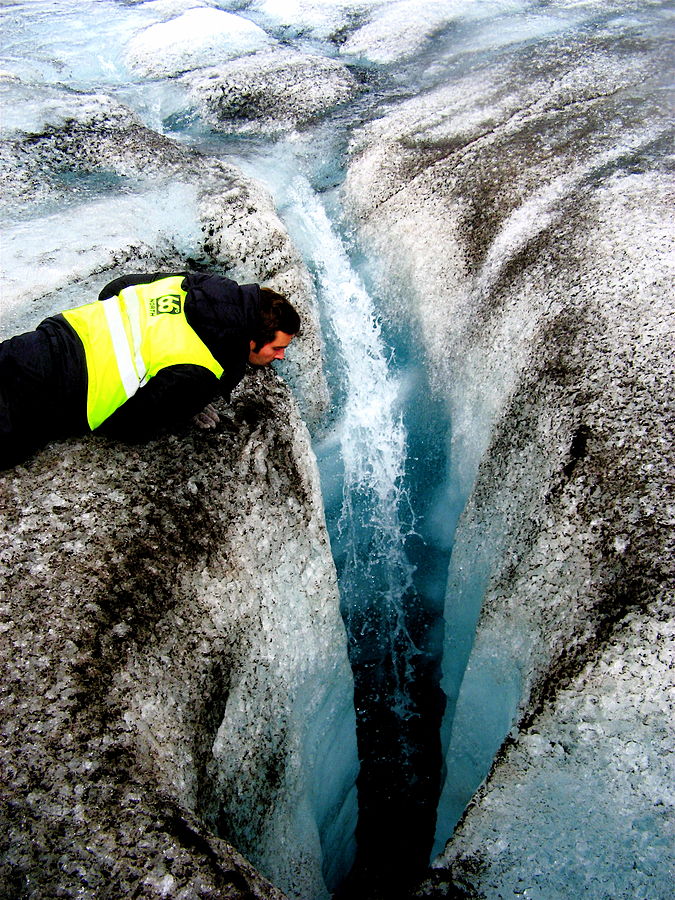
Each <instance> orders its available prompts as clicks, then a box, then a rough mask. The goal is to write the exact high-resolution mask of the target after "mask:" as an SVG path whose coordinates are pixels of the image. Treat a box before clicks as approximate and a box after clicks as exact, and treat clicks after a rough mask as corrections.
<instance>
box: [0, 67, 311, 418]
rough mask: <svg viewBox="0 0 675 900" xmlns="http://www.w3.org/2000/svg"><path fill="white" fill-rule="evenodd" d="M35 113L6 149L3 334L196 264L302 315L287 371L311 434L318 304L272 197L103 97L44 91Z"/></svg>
mask: <svg viewBox="0 0 675 900" xmlns="http://www.w3.org/2000/svg"><path fill="white" fill-rule="evenodd" d="M14 87H15V88H17V90H18V93H17V94H10V95H8V96H9V97H10V98H11V97H15V99H16V100H17V101H18V102H19V103H20V102H22V100H23V99H24V98H25V93H24V91H23V89H22V88H21V86H20V85H14ZM31 103H32V106H31V111H30V116H29V121H30V122H31V124H32V125H33V126H37V125H38V123H39V127H36V128H35V131H32V132H29V133H26V131H25V130H20V129H19V130H14V129H13V130H11V131H10V132H9V134H7V135H6V136H5V138H4V140H2V141H1V142H0V172H2V174H3V176H4V183H5V184H6V185H7V190H6V191H3V207H2V210H3V215H4V216H5V223H6V224H5V228H4V229H3V230H4V235H3V253H4V256H3V260H4V262H3V265H4V266H6V269H7V271H6V273H5V275H4V278H3V282H2V284H1V285H0V304H1V306H0V324H1V326H2V330H3V333H4V334H8V333H16V332H17V331H19V330H25V329H27V328H32V327H34V326H35V325H36V324H37V322H38V321H39V320H40V317H41V316H42V315H49V314H50V313H52V312H54V311H56V310H58V309H60V308H65V307H64V303H66V305H72V306H75V305H77V304H78V303H82V302H86V300H87V299H89V297H86V296H85V297H83V296H82V291H81V290H79V292H78V285H76V284H74V283H75V282H78V281H82V280H84V279H86V278H87V277H88V276H89V275H91V274H95V273H97V272H101V273H103V272H105V273H106V278H107V277H109V270H110V269H111V268H113V267H116V266H117V267H120V268H123V269H124V270H125V271H129V270H130V268H133V269H134V271H141V272H142V271H155V270H156V269H150V268H148V266H150V265H152V266H155V267H157V266H159V268H160V269H161V267H162V263H161V258H159V257H160V255H161V252H162V251H163V252H164V253H165V254H166V263H165V265H171V266H172V267H173V270H175V269H176V267H178V269H181V268H185V267H187V265H188V259H189V258H190V257H194V256H195V254H196V255H197V259H196V262H197V263H199V264H201V265H211V266H216V267H218V268H219V269H220V270H222V271H224V272H225V274H227V275H229V276H230V277H232V278H234V279H235V280H237V281H241V282H247V281H248V282H250V281H255V282H258V283H260V284H264V285H266V286H267V287H271V288H274V289H275V290H278V291H280V292H281V293H283V294H285V295H286V296H287V297H288V298H289V300H291V302H292V303H293V304H294V305H295V306H296V308H297V309H298V311H299V313H300V316H301V319H302V320H303V322H304V323H305V327H303V329H302V333H301V334H300V335H299V336H298V338H297V340H296V341H294V342H293V346H292V348H291V350H289V353H288V357H287V362H286V364H285V369H284V371H285V374H286V375H287V377H288V379H289V381H290V382H291V383H292V385H293V386H294V389H295V392H296V396H297V398H298V400H299V402H300V405H301V411H302V414H303V417H304V418H305V419H306V420H307V421H309V422H310V423H313V422H316V421H317V419H318V418H319V417H320V416H321V414H322V412H323V410H324V409H325V407H326V404H327V402H328V399H327V398H328V392H327V388H326V385H325V380H324V376H323V372H322V367H321V344H320V337H319V328H318V324H317V312H316V298H315V296H314V293H313V289H312V287H311V281H310V279H309V276H308V274H307V272H306V270H305V268H304V266H303V264H302V261H301V259H300V257H299V255H298V253H297V251H296V250H295V248H294V247H293V245H292V243H291V241H290V239H289V237H288V234H287V232H286V230H285V228H284V227H283V225H282V224H281V221H280V220H279V218H278V216H277V214H276V211H275V209H274V204H273V202H272V199H271V198H270V196H269V195H268V194H267V192H266V191H265V190H264V189H262V188H261V186H260V185H258V184H257V183H255V182H253V181H251V180H250V179H247V178H245V177H244V176H243V175H242V173H241V172H240V171H239V170H238V169H236V168H234V167H233V166H230V165H227V164H225V163H222V162H220V161H217V160H214V159H211V158H209V157H205V156H203V155H201V154H200V153H198V152H196V151H193V150H190V149H187V148H186V147H184V146H182V145H181V144H178V143H177V142H175V141H172V140H170V139H168V138H166V137H164V136H162V135H159V134H157V133H155V132H153V131H151V130H150V129H148V128H146V127H144V126H143V125H142V124H141V123H140V121H139V120H138V119H137V117H136V116H135V115H134V114H133V113H132V112H131V111H130V110H129V109H127V108H126V107H124V106H122V105H121V104H119V103H116V102H115V101H113V100H111V99H110V98H107V97H104V96H101V95H87V94H77V93H73V92H68V93H62V94H59V93H58V91H55V90H53V89H50V90H49V91H47V92H45V95H44V96H43V97H42V99H41V102H39V103H38V102H37V99H36V97H35V95H34V96H33V98H32V100H31ZM36 107H37V108H36ZM65 173H67V175H66V174H65ZM150 260H152V263H150ZM104 283H105V281H104V278H103V277H101V280H100V282H99V284H98V287H97V288H96V293H98V289H100V287H102V286H103V284H104ZM68 286H70V287H68ZM85 287H86V288H87V289H89V290H91V287H90V286H89V285H86V286H85ZM62 288H68V290H67V292H66V293H67V294H68V296H67V297H66V298H64V297H63V295H62V292H61V289H62ZM55 292H57V293H55ZM90 296H91V295H90ZM71 297H72V299H71ZM91 299H93V297H91ZM50 304H51V306H50Z"/></svg>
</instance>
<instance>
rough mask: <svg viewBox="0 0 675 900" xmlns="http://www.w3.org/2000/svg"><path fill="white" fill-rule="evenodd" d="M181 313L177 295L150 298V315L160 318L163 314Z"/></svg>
mask: <svg viewBox="0 0 675 900" xmlns="http://www.w3.org/2000/svg"><path fill="white" fill-rule="evenodd" d="M180 311H181V301H180V295H179V294H163V295H162V296H161V297H151V298H150V315H151V316H161V315H164V313H168V314H169V315H173V316H175V315H178V314H179V313H180Z"/></svg>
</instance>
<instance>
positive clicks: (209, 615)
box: [0, 92, 357, 900]
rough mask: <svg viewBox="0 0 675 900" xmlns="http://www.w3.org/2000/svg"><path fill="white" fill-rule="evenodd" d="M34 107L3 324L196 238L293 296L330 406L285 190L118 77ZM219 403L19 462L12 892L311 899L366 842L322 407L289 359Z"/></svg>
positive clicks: (299, 358)
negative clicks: (191, 419) (242, 169)
mask: <svg viewBox="0 0 675 900" xmlns="http://www.w3.org/2000/svg"><path fill="white" fill-rule="evenodd" d="M31 115H32V119H33V121H37V120H38V119H41V120H42V124H41V127H40V128H39V129H36V131H35V132H33V133H30V134H27V133H25V132H22V131H21V130H20V129H15V130H13V131H12V133H11V134H9V135H5V139H4V140H3V142H2V144H1V145H0V146H1V149H2V166H3V170H4V172H5V173H7V175H8V176H9V178H8V181H7V182H6V183H7V184H8V193H7V194H6V196H5V215H6V221H8V222H11V223H13V224H12V225H11V227H10V229H9V232H8V233H9V234H10V236H11V238H12V240H11V241H10V245H9V246H10V252H11V254H12V257H11V258H12V269H11V271H9V272H7V273H6V275H5V278H4V279H3V296H2V301H1V303H2V309H1V310H0V311H1V312H2V319H1V321H0V333H1V334H2V336H3V337H4V336H7V335H9V334H11V333H16V332H17V331H20V330H24V329H28V328H31V327H34V325H36V324H37V322H39V321H40V319H41V318H43V317H44V316H45V315H48V314H50V313H52V312H55V311H57V310H59V309H62V308H65V307H66V306H69V305H70V306H72V305H76V304H77V303H81V302H84V301H86V300H88V299H91V298H93V297H95V296H96V294H97V292H98V290H99V289H100V287H101V286H102V285H103V284H104V283H105V282H106V281H108V280H109V279H110V278H111V277H112V276H113V275H115V274H119V273H120V272H122V271H126V272H128V271H131V270H133V271H139V270H140V271H150V272H154V271H158V270H162V269H165V270H168V271H176V270H177V269H180V268H182V267H184V266H185V264H186V254H188V253H191V254H194V255H195V256H197V257H198V259H197V262H199V263H201V264H208V265H212V266H216V267H218V268H220V269H221V270H224V271H227V273H228V274H231V275H232V276H233V277H235V278H237V279H239V280H256V281H261V282H264V283H267V284H270V285H272V286H273V287H276V288H277V289H279V290H283V291H285V292H286V293H287V294H289V295H290V296H291V297H292V298H293V300H294V302H295V303H296V304H297V305H298V307H299V309H300V311H301V314H302V316H303V319H304V330H303V337H302V339H299V340H298V342H297V343H298V347H297V351H296V357H295V361H294V362H293V361H292V360H291V362H290V365H289V369H291V376H290V380H292V381H293V387H294V389H295V390H296V391H297V393H298V395H299V399H300V400H302V401H303V406H304V408H305V409H306V411H307V415H308V416H310V417H311V416H312V415H315V416H317V415H319V414H320V411H321V409H322V405H323V404H324V402H325V386H324V383H323V376H322V374H321V372H320V352H319V343H318V330H317V327H316V322H315V318H314V306H313V296H312V293H311V289H310V287H309V279H308V277H307V274H306V272H305V271H304V269H303V267H302V265H301V263H300V261H299V259H298V257H297V255H296V253H295V251H294V250H293V248H292V246H291V244H290V241H289V238H288V235H287V234H286V232H285V230H284V229H283V227H282V225H281V223H280V222H279V220H278V219H277V217H276V214H275V213H274V209H273V206H272V203H271V201H270V199H269V197H268V196H267V195H266V194H265V193H264V192H263V191H262V190H261V189H260V188H259V187H258V186H257V185H256V184H254V183H252V182H250V181H248V180H246V179H244V178H243V177H242V176H241V174H240V173H238V172H237V171H236V170H235V169H233V168H232V167H229V166H226V165H223V164H221V163H219V162H217V161H214V160H212V159H208V158H206V157H204V156H201V155H199V154H197V153H194V152H191V151H189V150H186V149H185V148H184V147H182V146H180V145H179V144H177V143H175V142H172V141H170V140H168V139H166V138H164V137H162V136H160V135H158V134H155V133H153V132H152V131H149V130H148V129H147V128H144V127H143V126H142V125H141V124H140V123H139V122H138V121H137V120H136V119H135V118H134V116H133V115H132V114H131V113H130V112H129V111H128V110H127V109H125V108H124V107H121V106H119V105H117V104H115V103H114V102H112V101H106V102H104V103H100V104H99V103H98V101H96V100H95V99H94V100H93V99H92V97H88V96H79V95H76V94H72V93H68V94H65V95H63V96H60V95H58V92H51V93H50V97H49V103H48V104H47V105H46V106H44V107H43V108H41V110H40V115H37V113H36V110H35V109H33V110H32V112H31ZM50 119H53V121H50ZM64 173H67V177H66V176H64ZM16 182H18V183H19V184H21V185H22V187H21V189H20V190H16V191H13V185H15V183H16ZM31 186H35V188H36V191H35V194H33V193H32V192H29V193H28V194H27V195H26V194H24V193H23V192H24V190H25V189H26V188H27V187H28V188H30V187H31ZM166 197H169V198H172V199H173V200H174V201H176V202H175V203H174V204H173V205H171V204H167V203H166V202H165V200H166ZM162 198H165V199H164V200H163V199H162ZM163 204H164V205H163ZM132 209H133V210H134V211H135V215H132V214H131V212H130V211H131V210H132ZM46 210H48V211H49V212H48V213H47V212H46ZM123 210H128V211H129V214H128V215H127V216H126V218H124V217H122V216H121V213H122V211H123ZM59 211H60V212H61V213H62V215H60V216H59V215H54V214H53V212H57V213H58V212H59ZM71 213H72V214H71ZM162 215H164V216H165V221H164V223H163V225H162V221H161V220H162ZM118 217H120V219H121V222H122V223H123V224H124V225H125V226H126V228H125V229H122V228H121V227H120V222H114V224H111V219H112V220H116V219H117V218H118ZM149 222H151V223H154V224H152V226H151V227H149V224H148V223H149ZM22 223H23V227H21V226H22ZM50 223H51V224H52V227H53V229H54V232H55V233H57V234H58V236H59V240H55V239H54V235H53V234H52V233H51V232H50V228H49V224H50ZM12 229H14V230H12ZM71 229H72V230H71ZM111 235H113V238H111ZM82 251H84V252H82ZM47 264H49V266H50V269H49V273H48V274H47V275H46V276H45V274H44V268H45V266H46V265H47ZM289 356H290V354H289ZM294 369H295V370H296V374H295V375H294V374H293V370H294ZM300 369H304V372H305V373H306V374H305V375H302V376H301V374H300V371H299V370H300ZM305 378H308V380H306V381H305V380H304V379H305ZM221 413H222V416H223V418H224V425H223V428H222V429H221V430H220V431H219V432H218V433H214V434H210V433H201V432H197V433H195V432H194V431H191V430H186V432H185V433H178V434H175V435H171V436H167V437H166V438H164V439H162V440H158V441H156V442H153V443H149V444H147V445H144V446H141V447H135V448H134V447H128V446H126V445H120V444H117V443H114V442H107V441H104V440H102V439H96V438H93V437H92V438H88V439H83V440H73V441H69V442H65V443H62V444H58V445H53V446H50V447H48V448H47V449H45V450H44V451H43V452H42V453H40V454H38V455H37V456H36V457H35V458H34V459H33V460H31V461H29V462H28V463H27V464H26V465H25V466H20V467H17V468H15V469H14V470H11V471H9V472H7V473H2V474H1V475H0V505H1V507H2V518H1V521H2V526H1V533H0V546H1V550H0V561H1V562H0V564H1V566H2V571H1V573H0V584H1V585H2V588H1V592H0V593H1V598H2V601H1V603H2V624H1V625H0V628H2V638H3V640H2V643H1V647H2V649H1V650H0V654H1V655H2V667H3V680H2V686H1V688H0V691H1V693H0V702H1V708H2V726H1V728H2V730H1V739H0V764H1V765H2V770H3V771H2V783H3V800H2V812H1V813H0V817H1V819H2V822H1V823H0V835H1V840H2V859H3V862H2V868H1V869H0V894H2V896H8V897H9V896H34V897H38V896H40V897H46V896H61V895H64V896H75V895H77V896H82V897H91V898H100V897H111V898H113V897H114V898H118V897H126V896H141V897H162V896H171V897H183V898H186V900H187V898H193V897H198V896H199V897H214V898H215V897H221V898H254V897H266V898H272V897H281V896H282V894H281V893H280V890H279V888H281V889H283V890H284V891H286V892H287V894H288V895H289V896H296V897H300V898H303V900H304V898H307V897H312V898H320V897H322V896H326V888H325V885H324V875H326V876H327V877H329V878H330V877H331V874H332V875H334V872H331V866H332V865H334V864H336V865H338V866H339V865H342V866H345V865H347V864H348V860H349V856H350V853H352V852H353V847H352V846H351V843H350V841H351V839H352V838H351V836H352V835H353V831H354V824H355V822H354V817H355V797H354V780H355V774H356V765H357V763H356V748H355V736H354V711H353V701H352V696H351V692H352V682H351V672H350V670H349V665H348V661H347V655H346V640H345V635H344V628H343V625H342V621H341V618H340V614H339V601H338V593H337V585H336V580H335V572H334V567H333V562H332V558H331V555H330V549H329V547H328V542H327V537H326V531H325V523H324V519H323V510H322V505H321V498H320V493H319V482H318V474H317V472H316V469H315V465H314V462H313V456H312V453H311V448H310V443H309V436H308V432H307V428H306V426H305V424H304V423H303V421H302V420H301V418H300V416H299V412H298V406H297V402H296V400H295V399H294V398H293V396H292V395H291V393H290V392H289V389H288V388H287V387H286V385H285V384H284V383H283V382H281V381H280V380H279V379H278V378H277V377H276V376H275V375H274V374H273V373H272V372H271V371H268V370H265V371H263V372H259V373H258V374H257V375H255V374H253V373H252V374H251V375H250V376H248V379H247V380H246V381H245V382H244V383H243V384H242V387H241V389H240V391H239V392H238V394H237V396H236V399H235V400H234V402H233V405H232V407H231V408H230V409H229V411H228V408H225V407H224V408H222V409H221ZM336 746H337V747H339V748H340V751H341V752H340V754H339V756H338V757H336V756H335V751H334V748H335V747H336ZM338 834H340V835H341V836H342V837H341V838H338ZM215 835H218V836H219V837H215ZM322 840H323V841H326V842H329V843H332V846H333V849H334V853H335V857H334V859H332V860H327V861H326V862H325V866H324V861H323V858H322V857H323V847H322V845H321V841H322ZM226 841H229V842H230V843H226ZM233 845H234V846H236V847H237V850H234V849H233ZM240 852H243V853H245V854H247V856H249V857H250V858H252V859H253V860H254V861H255V863H256V865H257V866H258V867H259V869H260V870H262V871H263V872H264V874H265V876H267V877H269V878H270V879H271V880H272V881H273V882H274V884H275V885H276V887H272V886H271V884H270V883H268V882H266V881H265V879H264V878H263V877H261V876H260V875H259V874H257V873H256V872H255V871H254V870H253V868H252V866H251V865H250V864H249V863H247V862H246V860H245V859H243V858H242V857H241V856H240V855H239V853H240Z"/></svg>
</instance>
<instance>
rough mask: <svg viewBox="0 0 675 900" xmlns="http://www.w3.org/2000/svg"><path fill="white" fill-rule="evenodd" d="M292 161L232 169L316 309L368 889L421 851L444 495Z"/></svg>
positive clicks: (403, 359)
mask: <svg viewBox="0 0 675 900" xmlns="http://www.w3.org/2000/svg"><path fill="white" fill-rule="evenodd" d="M289 150H290V152H289V153H287V152H286V151H282V150H281V149H280V148H279V147H277V148H276V151H275V153H274V154H273V157H270V155H269V154H262V155H259V156H256V157H255V158H251V157H249V158H247V159H238V160H237V163H238V164H239V165H241V166H242V168H244V169H246V170H247V171H248V172H249V174H251V175H254V176H255V177H256V178H258V179H259V180H261V181H263V182H265V183H266V184H267V186H268V187H269V188H270V189H271V190H272V192H273V194H274V196H275V201H276V203H277V207H278V211H279V214H280V215H281V217H282V218H283V220H284V222H285V224H286V226H287V228H288V230H289V233H290V234H291V235H292V237H293V240H294V243H295V244H296V246H298V248H299V250H300V251H301V252H302V254H303V257H304V258H305V261H306V263H307V265H308V268H309V270H310V272H311V274H312V276H313V278H314V282H315V287H316V292H317V297H318V300H319V305H320V314H321V318H322V328H323V335H324V356H325V360H324V363H325V368H326V371H327V372H328V375H329V381H330V382H331V388H332V397H333V417H332V421H331V422H330V424H329V425H328V426H327V430H326V431H325V432H322V433H321V434H320V435H319V437H318V438H317V440H316V442H315V451H316V455H317V459H318V462H319V469H320V472H321V478H322V486H323V493H324V504H325V508H326V518H327V522H328V526H329V531H330V535H331V543H332V548H333V555H334V558H335V561H336V566H337V570H338V578H339V584H340V594H341V603H342V612H343V617H344V620H345V624H346V628H347V634H348V641H349V655H350V659H351V663H352V668H353V671H354V677H355V706H356V712H357V729H358V739H359V756H360V759H361V776H360V780H359V809H360V813H359V822H360V824H359V829H358V832H357V834H358V843H359V861H357V866H356V869H355V872H356V875H355V876H354V877H355V878H356V879H359V880H363V879H364V878H368V872H367V870H368V869H370V868H372V870H373V877H374V878H375V879H377V878H380V877H381V875H382V873H381V867H380V863H379V859H380V857H381V854H382V852H385V848H388V850H387V852H392V847H393V848H396V847H397V846H400V847H401V852H402V853H404V855H405V859H406V860H407V861H408V862H409V865H410V870H411V872H412V871H413V870H415V869H419V868H420V867H422V866H424V865H425V864H426V862H427V860H428V855H429V851H430V849H431V839H432V832H433V818H434V815H433V813H434V810H435V804H436V799H437V792H438V789H439V784H438V779H439V778H440V743H439V740H438V726H439V719H440V714H441V713H442V706H443V702H444V701H443V699H442V695H441V692H440V688H439V686H438V663H439V656H440V644H439V642H438V634H439V629H438V623H439V621H440V613H439V612H438V611H437V609H435V604H436V602H438V603H442V596H443V588H442V587H439V585H444V579H443V574H440V575H439V571H440V573H444V572H445V571H447V552H448V548H447V547H443V546H440V545H439V541H438V535H437V532H438V529H437V527H436V526H435V524H432V522H433V520H434V516H433V514H432V510H433V507H434V506H435V505H437V504H438V502H439V485H442V484H443V471H444V468H445V456H444V452H445V451H444V449H439V448H440V447H442V445H443V444H444V430H443V429H442V428H439V426H438V415H437V410H435V409H434V404H433V401H432V399H431V398H430V396H429V393H428V391H427V390H426V387H425V383H424V377H425V376H424V374H423V372H422V370H421V367H420V365H419V362H418V361H415V362H411V361H410V360H408V359H407V356H409V355H411V354H410V348H409V347H407V346H406V345H405V341H404V340H401V339H399V341H398V342H397V346H396V349H395V350H394V349H393V348H392V347H391V346H388V342H387V341H386V340H385V338H384V336H383V333H382V323H381V322H380V320H379V318H378V314H377V308H376V299H375V298H373V297H371V295H370V293H369V291H368V289H367V287H366V284H365V283H364V280H363V278H362V277H361V275H360V274H359V272H358V271H357V269H356V268H355V265H354V264H353V263H352V261H351V259H350V255H349V252H348V244H347V243H346V241H345V240H343V239H342V238H341V236H340V234H339V227H338V226H336V225H334V224H333V220H335V219H337V218H338V214H337V213H336V212H335V211H334V210H332V209H330V207H329V204H330V203H332V201H333V199H334V198H332V197H331V196H330V194H324V195H323V196H322V195H321V194H319V193H317V191H316V190H315V189H314V188H313V186H312V185H311V183H310V181H309V179H308V178H306V177H305V176H304V175H303V174H300V173H301V171H302V160H300V159H299V158H298V156H297V154H296V153H295V152H294V151H293V148H289ZM327 207H329V209H328V210H327ZM404 330H405V329H404ZM412 355H413V356H414V354H412ZM407 421H409V422H410V424H411V428H412V430H410V429H409V428H407V427H406V422H407ZM418 580H420V581H421V582H424V585H425V586H424V588H422V587H420V585H419V584H417V583H416V582H417V581H418ZM431 585H433V586H431ZM435 594H437V596H435ZM403 848H405V850H404V849H403ZM403 868H404V867H402V866H400V867H399V869H398V877H404V875H402V872H403ZM375 870H377V871H375ZM346 889H347V890H348V888H346Z"/></svg>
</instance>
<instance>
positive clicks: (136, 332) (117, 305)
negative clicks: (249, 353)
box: [63, 275, 223, 431]
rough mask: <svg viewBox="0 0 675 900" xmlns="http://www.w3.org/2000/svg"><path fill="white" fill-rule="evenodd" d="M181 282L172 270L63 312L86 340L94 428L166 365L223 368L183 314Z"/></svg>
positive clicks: (89, 416) (217, 370) (216, 371)
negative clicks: (166, 275) (147, 281)
mask: <svg viewBox="0 0 675 900" xmlns="http://www.w3.org/2000/svg"><path fill="white" fill-rule="evenodd" d="M182 282H183V276H182V275H171V276H169V277H168V278H161V279H160V280H159V281H153V282H151V283H150V284H138V285H133V286H131V287H127V288H124V290H123V291H121V292H120V293H119V294H118V295H117V296H116V297H110V298H109V299H107V300H103V301H99V300H96V301H95V302H94V303H86V304H85V305H84V306H78V307H76V308H75V309H69V310H66V312H64V313H63V316H64V318H65V319H66V321H67V322H69V323H70V325H72V327H73V328H74V329H75V331H76V332H77V334H78V335H79V337H80V339H81V341H82V343H83V345H84V352H85V356H86V360H87V377H88V387H87V420H88V422H89V427H90V428H91V429H92V431H93V430H94V429H95V428H98V426H99V425H100V424H101V423H102V422H105V420H106V419H107V418H108V416H110V415H112V414H113V413H114V412H115V410H116V409H118V408H119V407H120V406H122V404H123V403H126V401H127V400H128V399H129V398H130V397H133V395H134V394H135V393H136V391H138V389H139V388H141V387H143V385H144V384H147V383H148V381H149V380H150V379H151V378H152V377H153V376H154V375H156V374H157V372H159V370H160V369H164V368H166V366H173V365H178V364H180V363H192V364H193V365H197V366H203V367H204V368H206V369H208V370H209V371H211V372H213V374H214V375H215V376H216V377H217V378H220V377H221V375H222V374H223V367H222V366H221V365H220V363H219V362H218V361H217V360H216V359H215V357H214V356H213V355H212V353H211V351H210V350H209V348H208V347H207V346H206V344H205V343H204V342H203V341H202V340H201V338H200V337H198V335H197V333H196V332H195V331H194V330H193V329H192V328H191V327H190V325H189V324H188V321H187V319H186V318H185V296H186V292H185V291H184V290H183V288H182V287H181V284H182Z"/></svg>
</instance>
